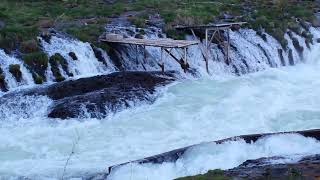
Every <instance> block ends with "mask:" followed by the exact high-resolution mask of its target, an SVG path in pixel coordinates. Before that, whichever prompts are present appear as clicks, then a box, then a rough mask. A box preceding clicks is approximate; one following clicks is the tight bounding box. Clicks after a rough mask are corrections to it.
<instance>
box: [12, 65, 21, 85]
mask: <svg viewBox="0 0 320 180" xmlns="http://www.w3.org/2000/svg"><path fill="white" fill-rule="evenodd" d="M9 72H10V73H11V74H12V75H13V77H14V78H15V79H16V80H17V82H21V79H22V73H21V70H20V65H19V64H10V65H9Z"/></svg>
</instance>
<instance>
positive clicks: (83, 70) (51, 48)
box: [41, 36, 114, 77]
mask: <svg viewBox="0 0 320 180" xmlns="http://www.w3.org/2000/svg"><path fill="white" fill-rule="evenodd" d="M41 44H42V46H43V48H44V51H45V52H47V53H48V55H49V56H52V55H54V54H56V53H59V54H61V55H62V56H63V57H64V58H65V59H66V60H67V63H68V67H69V71H70V72H71V73H72V74H73V75H75V76H76V77H87V76H92V75H97V74H102V73H110V72H112V71H114V67H113V65H112V64H111V63H110V61H109V58H106V59H105V60H106V61H108V62H107V63H108V65H109V66H105V65H104V64H103V62H99V60H98V59H97V58H96V57H95V54H94V51H93V49H92V47H91V46H90V44H89V43H85V42H81V41H78V40H75V39H70V38H62V37H57V36H52V38H51V39H50V43H48V42H46V41H44V40H42V39H41ZM70 53H74V54H75V56H76V59H75V60H74V59H73V58H72V57H71V56H70Z"/></svg>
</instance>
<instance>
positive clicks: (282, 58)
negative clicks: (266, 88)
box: [278, 49, 286, 66]
mask: <svg viewBox="0 0 320 180" xmlns="http://www.w3.org/2000/svg"><path fill="white" fill-rule="evenodd" d="M278 55H279V57H280V60H281V65H282V66H285V65H286V62H285V60H284V57H283V50H282V49H278Z"/></svg>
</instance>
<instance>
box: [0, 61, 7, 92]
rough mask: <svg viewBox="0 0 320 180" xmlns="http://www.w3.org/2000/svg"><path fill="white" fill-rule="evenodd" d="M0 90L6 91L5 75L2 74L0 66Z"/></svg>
mask: <svg viewBox="0 0 320 180" xmlns="http://www.w3.org/2000/svg"><path fill="white" fill-rule="evenodd" d="M0 90H1V91H4V92H6V91H8V89H7V83H6V80H5V76H4V74H3V71H2V69H1V67H0Z"/></svg>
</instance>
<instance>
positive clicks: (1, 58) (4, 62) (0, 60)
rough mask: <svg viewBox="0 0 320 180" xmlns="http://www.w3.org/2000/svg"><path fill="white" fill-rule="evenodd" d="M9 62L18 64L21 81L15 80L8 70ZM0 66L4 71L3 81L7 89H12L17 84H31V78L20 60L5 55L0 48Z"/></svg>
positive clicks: (17, 85)
mask: <svg viewBox="0 0 320 180" xmlns="http://www.w3.org/2000/svg"><path fill="white" fill-rule="evenodd" d="M11 64H18V65H20V71H21V73H22V79H21V82H17V80H16V79H15V78H14V77H13V75H12V74H11V73H10V72H9V66H10V65H11ZM0 67H1V69H2V70H3V72H4V75H5V81H6V83H7V86H8V88H9V89H14V88H17V87H19V86H25V85H33V84H34V82H33V78H32V75H31V73H30V72H29V71H28V69H27V68H26V67H25V66H24V65H23V63H22V61H20V60H19V59H17V58H15V57H12V56H9V55H7V54H6V53H5V52H4V51H3V50H1V49H0Z"/></svg>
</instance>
